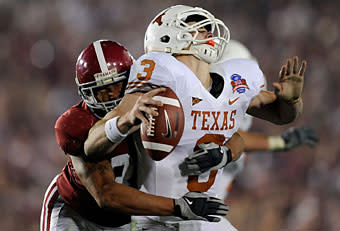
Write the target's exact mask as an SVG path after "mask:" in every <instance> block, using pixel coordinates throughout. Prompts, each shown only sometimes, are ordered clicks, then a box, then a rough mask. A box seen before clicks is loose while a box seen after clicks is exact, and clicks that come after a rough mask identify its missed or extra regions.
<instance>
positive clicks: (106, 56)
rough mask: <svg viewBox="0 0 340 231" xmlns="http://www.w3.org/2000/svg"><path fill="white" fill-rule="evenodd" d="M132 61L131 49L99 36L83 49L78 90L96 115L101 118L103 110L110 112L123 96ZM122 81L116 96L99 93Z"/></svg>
mask: <svg viewBox="0 0 340 231" xmlns="http://www.w3.org/2000/svg"><path fill="white" fill-rule="evenodd" d="M132 63H133V57H132V56H131V55H130V53H129V51H128V50H127V49H126V48H125V47H124V46H122V45H121V44H119V43H117V42H113V41H109V40H97V41H95V42H93V43H92V44H91V45H89V46H88V47H87V48H85V49H84V50H83V51H82V52H81V53H80V55H79V57H78V60H77V63H76V83H77V85H78V93H79V95H80V96H81V98H82V99H83V100H84V102H85V103H86V104H87V106H88V107H90V108H91V110H92V112H93V113H94V114H95V115H96V116H97V117H100V118H101V117H102V116H101V115H102V114H103V112H105V113H106V112H109V111H110V110H111V109H113V108H114V107H116V106H117V104H118V103H119V102H120V100H121V99H122V97H123V95H124V90H125V86H126V83H127V81H128V76H129V71H130V67H131V65H132ZM121 82H122V83H123V84H122V87H121V88H119V91H120V92H119V96H118V97H116V98H115V99H109V100H105V101H103V100H99V99H98V98H97V97H96V94H97V93H98V91H100V90H102V89H106V88H108V87H109V86H110V85H116V84H118V83H121ZM98 111H99V113H98ZM100 112H101V113H100Z"/></svg>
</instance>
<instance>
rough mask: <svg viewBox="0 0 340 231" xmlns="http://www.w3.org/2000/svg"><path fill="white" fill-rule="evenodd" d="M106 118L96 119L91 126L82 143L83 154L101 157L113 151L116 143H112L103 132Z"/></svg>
mask: <svg viewBox="0 0 340 231" xmlns="http://www.w3.org/2000/svg"><path fill="white" fill-rule="evenodd" d="M105 122H106V120H100V121H98V122H97V123H96V124H95V126H94V127H92V128H91V130H90V132H89V134H88V137H87V139H86V141H85V143H84V151H85V154H86V155H87V156H89V157H103V156H106V155H108V154H110V153H112V152H113V150H114V149H115V148H116V146H117V145H118V144H113V143H112V142H111V141H110V140H109V139H108V138H107V136H106V133H105Z"/></svg>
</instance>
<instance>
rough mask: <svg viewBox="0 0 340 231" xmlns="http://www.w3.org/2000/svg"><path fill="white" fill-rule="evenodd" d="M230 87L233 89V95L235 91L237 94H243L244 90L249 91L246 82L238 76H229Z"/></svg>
mask: <svg viewBox="0 0 340 231" xmlns="http://www.w3.org/2000/svg"><path fill="white" fill-rule="evenodd" d="M230 83H231V86H232V87H233V93H234V92H235V91H237V92H238V93H239V94H241V93H244V92H245V91H246V89H249V87H248V85H247V81H246V80H245V79H244V78H242V77H241V76H240V75H239V74H233V75H232V76H231V82H230Z"/></svg>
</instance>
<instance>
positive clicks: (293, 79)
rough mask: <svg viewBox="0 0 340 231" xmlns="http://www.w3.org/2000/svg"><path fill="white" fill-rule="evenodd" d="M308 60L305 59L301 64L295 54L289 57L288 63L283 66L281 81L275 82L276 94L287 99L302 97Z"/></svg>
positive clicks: (292, 99)
mask: <svg viewBox="0 0 340 231" xmlns="http://www.w3.org/2000/svg"><path fill="white" fill-rule="evenodd" d="M306 65H307V62H306V61H305V60H304V61H302V63H301V66H300V65H299V59H298V57H297V56H295V57H294V58H293V61H292V59H288V61H287V64H285V65H283V66H282V67H281V71H280V79H279V82H276V83H273V86H274V87H275V94H276V95H277V96H278V97H279V98H280V99H283V100H285V101H294V100H297V99H299V98H300V97H301V94H302V88H303V81H304V74H305V71H306Z"/></svg>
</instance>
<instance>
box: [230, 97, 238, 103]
mask: <svg viewBox="0 0 340 231" xmlns="http://www.w3.org/2000/svg"><path fill="white" fill-rule="evenodd" d="M239 98H240V97H237V98H235V99H233V100H230V99H229V105H232V104H234V103H235V102H236V101H237V100H238V99H239Z"/></svg>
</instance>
